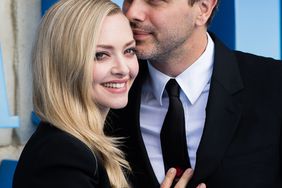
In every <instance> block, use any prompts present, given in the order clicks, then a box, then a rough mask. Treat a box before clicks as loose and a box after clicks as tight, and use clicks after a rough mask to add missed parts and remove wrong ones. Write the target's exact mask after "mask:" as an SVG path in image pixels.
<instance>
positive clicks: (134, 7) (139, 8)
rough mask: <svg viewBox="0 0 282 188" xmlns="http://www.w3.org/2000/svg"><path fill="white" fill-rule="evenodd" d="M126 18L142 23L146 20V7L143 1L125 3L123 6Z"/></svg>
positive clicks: (135, 0) (133, 0)
mask: <svg viewBox="0 0 282 188" xmlns="http://www.w3.org/2000/svg"><path fill="white" fill-rule="evenodd" d="M123 12H124V14H125V16H126V17H127V18H128V19H129V20H130V21H132V22H134V21H139V22H142V21H144V20H145V18H146V5H145V2H144V1H143V0H131V1H125V2H124V4H123Z"/></svg>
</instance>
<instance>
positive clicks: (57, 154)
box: [21, 123, 98, 171]
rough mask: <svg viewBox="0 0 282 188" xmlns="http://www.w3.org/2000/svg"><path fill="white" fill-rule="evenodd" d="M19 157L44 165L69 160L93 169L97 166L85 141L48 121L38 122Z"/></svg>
mask: <svg viewBox="0 0 282 188" xmlns="http://www.w3.org/2000/svg"><path fill="white" fill-rule="evenodd" d="M21 158H27V159H29V160H35V161H40V164H46V165H48V164H50V163H52V162H56V163H61V164H64V163H70V162H71V163H73V165H75V164H77V165H81V166H82V168H92V170H95V171H96V167H97V166H98V164H97V163H98V161H97V157H96V155H95V154H94V153H93V152H92V151H91V149H90V148H89V147H88V146H87V145H86V144H85V143H83V142H82V141H80V140H79V139H78V138H76V137H74V136H73V135H71V134H69V133H67V132H65V131H62V130H60V129H58V128H56V127H55V126H53V125H52V124H49V123H40V125H39V127H38V128H37V130H36V131H35V133H34V134H33V135H32V136H31V138H30V139H29V141H28V142H27V144H26V146H25V147H24V150H23V152H22V155H21ZM81 161H83V162H81Z"/></svg>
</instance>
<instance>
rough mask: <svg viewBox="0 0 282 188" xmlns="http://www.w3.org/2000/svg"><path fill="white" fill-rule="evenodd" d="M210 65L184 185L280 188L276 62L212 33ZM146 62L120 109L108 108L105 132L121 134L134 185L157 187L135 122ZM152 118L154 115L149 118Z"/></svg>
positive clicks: (280, 80) (281, 85)
mask: <svg viewBox="0 0 282 188" xmlns="http://www.w3.org/2000/svg"><path fill="white" fill-rule="evenodd" d="M212 38H213V40H214V42H215V57H214V68H213V74H212V78H211V85H210V92H209V97H208V102H207V106H206V120H205V125H204V131H203V135H202V138H201V141H200V145H199V147H198V151H197V158H196V167H195V169H194V175H193V178H192V180H191V181H190V183H189V186H188V187H189V188H194V187H196V185H198V184H199V183H201V182H203V183H206V185H207V188H245V187H248V188H266V187H267V188H281V187H282V171H281V170H282V161H281V160H282V157H281V156H282V153H281V152H282V136H281V133H282V130H281V126H282V63H281V61H277V60H274V59H271V58H265V57H260V56H256V55H252V54H248V53H243V52H238V51H231V50H229V49H227V48H226V47H225V46H224V45H223V44H222V43H221V42H220V41H219V40H218V39H217V38H216V37H214V36H213V35H212ZM145 79H148V70H147V65H146V63H144V62H142V61H141V62H140V73H139V75H138V77H137V79H136V81H135V83H134V85H133V87H132V89H131V91H130V96H129V103H128V105H127V107H126V108H124V109H121V110H112V111H111V112H110V116H108V117H109V118H108V119H109V120H111V122H112V124H113V125H112V129H109V130H107V131H108V133H109V134H111V135H115V136H122V137H124V138H126V141H125V143H124V147H123V150H124V152H125V153H126V154H127V155H126V156H127V160H128V161H129V163H130V165H131V167H132V171H133V174H132V175H131V177H130V179H131V181H132V183H133V185H134V187H142V188H144V187H146V188H157V187H159V183H158V181H157V178H156V176H155V175H154V171H153V169H152V167H151V164H150V161H149V158H148V155H147V152H146V148H145V146H144V143H143V140H142V135H141V132H140V125H139V117H140V116H139V112H140V97H141V90H142V83H143V82H144V80H145ZM152 121H154V119H152Z"/></svg>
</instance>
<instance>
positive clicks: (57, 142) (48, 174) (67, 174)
mask: <svg viewBox="0 0 282 188" xmlns="http://www.w3.org/2000/svg"><path fill="white" fill-rule="evenodd" d="M94 187H98V188H100V187H103V188H109V187H110V184H109V179H108V176H107V173H106V171H105V169H104V167H103V166H102V165H101V164H100V160H99V159H98V158H97V156H95V155H93V153H92V152H91V150H90V149H89V148H88V147H87V146H86V145H85V144H84V143H82V142H81V141H80V140H78V139H77V138H75V137H74V136H72V135H70V134H68V133H66V132H64V131H61V130H59V129H57V128H56V127H54V126H52V125H50V124H48V123H41V124H40V125H39V127H38V129H37V130H36V132H35V133H34V134H33V135H32V137H31V138H30V140H29V141H28V143H27V144H26V146H25V148H24V150H23V152H22V154H21V156H20V159H19V162H18V164H17V167H16V171H15V174H14V180H13V188H94Z"/></svg>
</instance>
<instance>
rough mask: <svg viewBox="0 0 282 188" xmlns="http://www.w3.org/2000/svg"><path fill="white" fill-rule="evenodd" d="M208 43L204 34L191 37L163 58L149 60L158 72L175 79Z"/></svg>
mask: <svg viewBox="0 0 282 188" xmlns="http://www.w3.org/2000/svg"><path fill="white" fill-rule="evenodd" d="M207 43H208V39H207V35H206V33H202V34H197V36H192V37H190V39H188V40H187V41H186V43H185V44H183V46H181V47H179V48H178V49H177V50H175V51H172V52H170V53H169V54H168V55H167V56H165V57H160V58H156V59H150V60H149V62H150V63H151V65H152V66H154V67H155V68H156V69H158V70H159V71H160V72H162V73H164V74H166V75H168V76H171V77H176V76H178V75H179V74H181V73H182V72H183V71H184V70H186V69H187V68H188V67H190V66H191V65H192V64H193V63H194V62H195V61H196V60H197V59H198V58H199V57H200V56H201V55H202V54H203V52H204V51H205V49H206V46H207Z"/></svg>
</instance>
